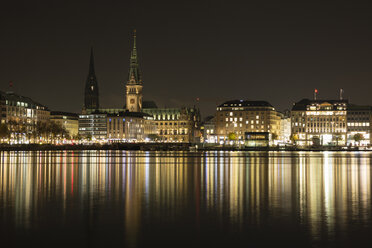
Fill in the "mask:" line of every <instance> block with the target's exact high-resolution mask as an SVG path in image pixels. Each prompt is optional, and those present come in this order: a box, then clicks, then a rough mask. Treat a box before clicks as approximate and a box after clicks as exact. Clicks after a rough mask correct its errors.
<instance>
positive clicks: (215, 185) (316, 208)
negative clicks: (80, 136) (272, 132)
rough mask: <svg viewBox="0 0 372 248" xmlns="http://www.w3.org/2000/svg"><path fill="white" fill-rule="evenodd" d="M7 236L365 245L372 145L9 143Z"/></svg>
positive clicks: (20, 241) (33, 241) (2, 166)
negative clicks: (239, 147)
mask: <svg viewBox="0 0 372 248" xmlns="http://www.w3.org/2000/svg"><path fill="white" fill-rule="evenodd" d="M0 159H1V160H0V240H1V241H0V242H1V247H31V246H32V247H155V246H158V245H161V247H270V246H272V245H275V246H277V245H281V246H283V247H351V246H353V247H362V246H368V243H369V242H370V240H371V238H372V218H371V217H372V211H371V190H372V189H371V162H372V160H371V159H372V153H368V152H363V153H358V152H355V153H350V152H349V153H348V152H207V153H189V152H128V151H81V152H75V151H74V152H72V151H63V152H0Z"/></svg>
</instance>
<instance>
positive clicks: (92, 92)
mask: <svg viewBox="0 0 372 248" xmlns="http://www.w3.org/2000/svg"><path fill="white" fill-rule="evenodd" d="M98 97H99V95H98V82H97V78H96V73H95V70H94V55H93V47H92V48H91V49H90V62H89V73H88V77H87V81H86V83H85V97H84V107H85V109H98V108H99V99H98Z"/></svg>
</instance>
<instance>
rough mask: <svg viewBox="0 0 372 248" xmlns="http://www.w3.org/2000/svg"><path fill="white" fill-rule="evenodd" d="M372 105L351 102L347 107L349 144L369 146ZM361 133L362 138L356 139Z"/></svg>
mask: <svg viewBox="0 0 372 248" xmlns="http://www.w3.org/2000/svg"><path fill="white" fill-rule="evenodd" d="M371 115H372V107H371V106H359V105H354V104H349V105H348V108H347V145H352V146H355V145H358V146H369V145H370V144H371V138H372V137H371V135H370V132H371V120H372V118H371ZM356 134H361V135H362V136H361V137H362V140H360V141H355V135H356Z"/></svg>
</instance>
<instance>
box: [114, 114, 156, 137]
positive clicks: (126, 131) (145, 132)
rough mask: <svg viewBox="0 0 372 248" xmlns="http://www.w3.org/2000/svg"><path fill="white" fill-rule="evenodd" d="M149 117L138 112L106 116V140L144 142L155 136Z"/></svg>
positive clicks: (152, 123) (153, 125) (154, 128)
mask: <svg viewBox="0 0 372 248" xmlns="http://www.w3.org/2000/svg"><path fill="white" fill-rule="evenodd" d="M156 133H157V132H156V126H155V122H154V120H153V117H152V116H151V115H148V114H145V113H139V112H122V113H119V114H108V115H107V139H108V140H109V141H111V142H122V141H134V140H136V141H144V140H146V138H148V136H149V135H150V134H156Z"/></svg>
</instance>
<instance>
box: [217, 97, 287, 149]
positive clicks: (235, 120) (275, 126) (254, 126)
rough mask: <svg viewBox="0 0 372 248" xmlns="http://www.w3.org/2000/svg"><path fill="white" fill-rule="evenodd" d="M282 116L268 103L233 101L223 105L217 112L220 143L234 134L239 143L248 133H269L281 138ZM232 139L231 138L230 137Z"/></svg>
mask: <svg viewBox="0 0 372 248" xmlns="http://www.w3.org/2000/svg"><path fill="white" fill-rule="evenodd" d="M280 118H281V114H280V113H279V112H277V111H276V110H275V108H274V107H273V106H272V105H271V104H270V103H268V102H266V101H243V100H232V101H227V102H224V103H222V104H221V105H219V106H218V107H217V112H216V134H217V139H218V142H220V143H221V142H226V141H228V140H229V135H231V134H233V135H234V136H235V137H234V138H235V139H236V140H237V141H239V142H241V143H242V142H243V141H244V140H245V137H244V135H245V133H246V132H256V133H258V132H261V133H264V132H267V133H269V134H271V136H272V135H273V134H275V135H277V136H279V134H280ZM230 139H231V137H230Z"/></svg>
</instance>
